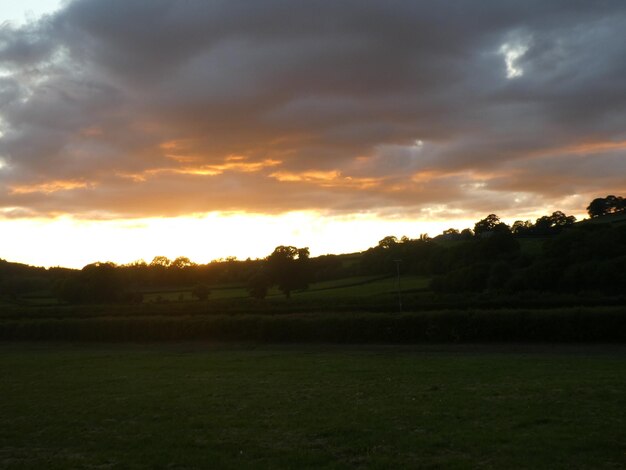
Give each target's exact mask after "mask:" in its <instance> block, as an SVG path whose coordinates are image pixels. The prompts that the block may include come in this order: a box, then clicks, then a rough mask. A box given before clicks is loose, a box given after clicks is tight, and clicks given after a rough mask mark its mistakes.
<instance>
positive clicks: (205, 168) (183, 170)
mask: <svg viewBox="0 0 626 470" xmlns="http://www.w3.org/2000/svg"><path fill="white" fill-rule="evenodd" d="M188 158H191V157H188ZM177 161H179V162H180V163H187V162H186V161H184V160H178V159H177ZM194 161H195V160H194ZM189 163H191V161H189ZM281 163H282V162H281V161H280V160H273V159H270V158H268V159H265V160H262V161H260V162H248V161H246V157H243V156H239V155H232V156H229V157H227V158H226V161H225V162H224V163H218V164H212V165H197V166H193V165H186V166H180V167H177V168H154V169H151V170H146V171H143V172H141V173H118V176H121V177H123V178H129V179H132V180H133V181H138V182H139V181H146V180H147V179H149V178H151V177H153V176H156V175H196V176H217V175H221V174H222V173H224V172H226V171H236V172H240V173H256V172H258V171H261V170H263V169H265V168H269V167H274V166H277V165H280V164H281Z"/></svg>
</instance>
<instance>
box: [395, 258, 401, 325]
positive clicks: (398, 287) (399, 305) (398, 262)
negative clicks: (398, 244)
mask: <svg viewBox="0 0 626 470" xmlns="http://www.w3.org/2000/svg"><path fill="white" fill-rule="evenodd" d="M393 261H394V263H396V291H397V292H398V309H399V310H400V313H402V295H401V290H400V263H402V260H401V259H394V260H393Z"/></svg>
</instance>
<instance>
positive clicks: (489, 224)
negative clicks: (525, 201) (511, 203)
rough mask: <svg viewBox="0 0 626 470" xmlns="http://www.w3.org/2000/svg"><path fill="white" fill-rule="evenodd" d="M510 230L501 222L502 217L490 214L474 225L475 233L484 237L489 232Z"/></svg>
mask: <svg viewBox="0 0 626 470" xmlns="http://www.w3.org/2000/svg"><path fill="white" fill-rule="evenodd" d="M509 231H510V228H509V226H508V225H507V224H505V223H504V222H501V221H500V217H498V216H497V215H496V214H489V215H488V216H487V217H485V218H484V219H482V220H479V221H478V222H476V224H475V225H474V233H475V234H476V235H482V234H483V233H487V232H509Z"/></svg>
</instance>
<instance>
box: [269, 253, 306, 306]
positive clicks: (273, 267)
mask: <svg viewBox="0 0 626 470" xmlns="http://www.w3.org/2000/svg"><path fill="white" fill-rule="evenodd" d="M309 261H310V260H309V249H308V248H296V247H295V246H283V245H281V246H278V247H276V248H275V249H274V251H273V253H272V254H271V255H269V256H268V257H267V259H266V264H267V267H268V271H269V276H270V279H271V281H272V282H273V283H275V284H277V285H278V288H279V289H280V290H281V291H282V292H283V293H284V294H285V297H287V298H289V297H291V291H293V290H295V289H306V288H307V287H308V285H309V280H310V269H309V266H310V263H309Z"/></svg>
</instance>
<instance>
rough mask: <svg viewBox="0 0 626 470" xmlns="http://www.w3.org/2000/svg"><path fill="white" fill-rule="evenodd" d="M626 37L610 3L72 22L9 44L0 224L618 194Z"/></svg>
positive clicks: (32, 31) (123, 14)
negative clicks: (65, 217)
mask: <svg viewBox="0 0 626 470" xmlns="http://www.w3.org/2000/svg"><path fill="white" fill-rule="evenodd" d="M625 27H626V7H624V6H623V3H622V2H620V1H609V0H606V1H601V2H593V4H592V3H590V2H573V1H570V0H567V1H565V0H563V1H556V0H554V1H539V0H537V1H527V2H518V1H502V0H498V1H495V0H494V1H482V2H457V1H440V2H436V3H435V2H406V1H388V2H378V1H376V2H374V1H363V0H360V1H356V0H355V1H343V2H316V1H303V2H300V1H293V0H292V1H269V0H268V1H262V2H236V1H232V0H230V1H205V0H184V1H174V0H107V1H104V0H74V1H72V2H69V3H68V4H67V5H66V6H65V7H64V8H63V9H62V10H60V11H59V12H57V13H55V14H54V15H51V16H46V17H44V18H42V19H40V20H37V21H36V22H33V23H30V24H27V25H25V26H23V27H18V28H16V27H13V26H11V25H4V26H2V27H1V28H0V72H1V73H0V126H1V131H2V137H1V138H0V208H4V209H3V210H4V212H3V213H4V214H5V215H6V216H15V217H18V216H20V214H28V215H32V214H63V213H71V214H81V215H89V214H91V215H94V214H100V215H101V216H111V217H118V216H143V215H175V214H185V213H191V212H204V211H211V210H248V211H255V212H266V213H276V212H281V211H288V210H294V209H317V210H325V211H330V212H332V211H362V210H373V211H380V212H389V211H396V212H402V213H406V214H419V213H420V211H424V210H429V208H431V207H435V206H437V207H440V208H444V210H446V208H448V209H449V210H450V211H452V212H454V213H456V214H458V213H460V212H462V213H464V214H468V215H471V214H474V213H476V212H479V211H483V210H498V209H501V210H504V211H508V210H510V211H512V212H515V210H518V211H530V210H532V208H533V207H540V206H541V207H543V206H550V205H555V204H557V203H562V202H563V201H566V200H570V201H571V200H574V199H571V198H570V197H571V196H573V195H583V196H589V197H591V196H592V195H593V196H595V195H605V193H609V192H620V191H622V192H623V191H624V190H626V187H625V185H624V183H623V182H622V179H620V178H619V177H618V176H616V175H620V174H622V175H623V174H624V170H626V168H623V167H624V161H626V158H625V157H626V154H625V152H626V144H624V145H621V144H620V143H621V142H626V130H625V129H624V126H623V123H624V122H626V82H625V81H624V80H623V77H624V74H625V72H626V62H625V61H624V60H623V57H624V56H625V53H626V43H625V42H624V41H622V40H620V39H621V38H622V37H623V31H624V28H625ZM581 149H582V150H581ZM568 198H570V199H568ZM564 208H566V209H568V207H564ZM570 209H574V210H580V208H579V207H573V206H572V207H570Z"/></svg>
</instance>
